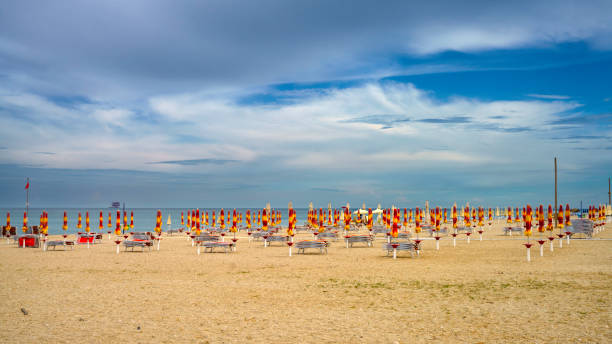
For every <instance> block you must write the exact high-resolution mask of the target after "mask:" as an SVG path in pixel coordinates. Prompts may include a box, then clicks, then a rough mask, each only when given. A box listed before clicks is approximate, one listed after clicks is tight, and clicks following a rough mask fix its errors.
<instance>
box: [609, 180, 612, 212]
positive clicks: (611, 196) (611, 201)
mask: <svg viewBox="0 0 612 344" xmlns="http://www.w3.org/2000/svg"><path fill="white" fill-rule="evenodd" d="M611 198H612V193H610V177H608V205H612V199H611Z"/></svg>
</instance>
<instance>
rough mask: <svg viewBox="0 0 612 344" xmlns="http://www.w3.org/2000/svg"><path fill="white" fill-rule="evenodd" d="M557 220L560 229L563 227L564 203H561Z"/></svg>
mask: <svg viewBox="0 0 612 344" xmlns="http://www.w3.org/2000/svg"><path fill="white" fill-rule="evenodd" d="M557 221H558V227H559V229H563V205H559V212H558V213H557Z"/></svg>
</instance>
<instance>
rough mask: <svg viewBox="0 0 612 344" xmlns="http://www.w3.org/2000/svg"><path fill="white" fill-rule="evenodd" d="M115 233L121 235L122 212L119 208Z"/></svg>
mask: <svg viewBox="0 0 612 344" xmlns="http://www.w3.org/2000/svg"><path fill="white" fill-rule="evenodd" d="M115 235H117V236H119V235H121V212H120V211H119V210H117V221H116V222H115Z"/></svg>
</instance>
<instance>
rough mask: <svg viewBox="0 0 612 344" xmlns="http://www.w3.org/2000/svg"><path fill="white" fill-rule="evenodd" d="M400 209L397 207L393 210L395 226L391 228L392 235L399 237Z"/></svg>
mask: <svg viewBox="0 0 612 344" xmlns="http://www.w3.org/2000/svg"><path fill="white" fill-rule="evenodd" d="M399 217H400V215H399V209H397V208H395V209H394V210H393V226H392V228H391V236H392V237H394V238H397V236H398V234H399Z"/></svg>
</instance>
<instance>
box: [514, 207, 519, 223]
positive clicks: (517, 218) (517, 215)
mask: <svg viewBox="0 0 612 344" xmlns="http://www.w3.org/2000/svg"><path fill="white" fill-rule="evenodd" d="M520 215H521V213H520V212H519V208H516V209H514V222H516V223H518V222H520Z"/></svg>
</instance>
